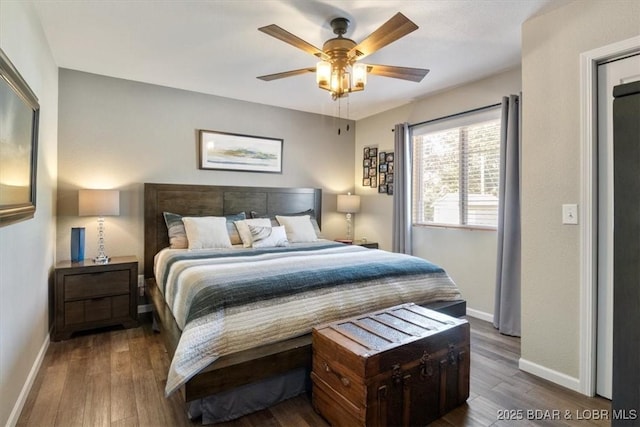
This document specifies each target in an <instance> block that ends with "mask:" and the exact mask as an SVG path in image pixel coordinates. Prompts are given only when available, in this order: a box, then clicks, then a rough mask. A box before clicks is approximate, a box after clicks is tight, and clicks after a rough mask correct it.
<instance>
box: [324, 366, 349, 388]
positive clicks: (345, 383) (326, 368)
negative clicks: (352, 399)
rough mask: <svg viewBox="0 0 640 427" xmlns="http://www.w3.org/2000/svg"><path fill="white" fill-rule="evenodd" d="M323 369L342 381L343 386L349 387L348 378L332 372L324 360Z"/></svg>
mask: <svg viewBox="0 0 640 427" xmlns="http://www.w3.org/2000/svg"><path fill="white" fill-rule="evenodd" d="M324 371H325V372H328V373H330V374H333V375H335V376H336V377H338V379H339V380H340V382H341V383H342V385H343V386H345V387H349V385H351V381H349V378H347V377H343V376H341V375H340V374H338V373H337V372H333V371H332V370H331V367H330V366H329V365H328V364H327V362H324Z"/></svg>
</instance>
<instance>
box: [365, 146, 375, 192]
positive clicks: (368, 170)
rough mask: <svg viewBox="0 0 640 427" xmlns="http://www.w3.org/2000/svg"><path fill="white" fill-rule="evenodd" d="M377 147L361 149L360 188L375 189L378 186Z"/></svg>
mask: <svg viewBox="0 0 640 427" xmlns="http://www.w3.org/2000/svg"><path fill="white" fill-rule="evenodd" d="M377 176H378V147H364V148H363V149H362V186H363V187H371V188H376V186H377V185H378V177H377Z"/></svg>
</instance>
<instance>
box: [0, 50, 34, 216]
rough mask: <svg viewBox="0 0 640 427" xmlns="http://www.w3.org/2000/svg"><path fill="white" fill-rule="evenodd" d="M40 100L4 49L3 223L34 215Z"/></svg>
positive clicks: (0, 116)
mask: <svg viewBox="0 0 640 427" xmlns="http://www.w3.org/2000/svg"><path fill="white" fill-rule="evenodd" d="M39 117H40V104H39V103H38V98H37V97H36V95H35V94H34V93H33V91H32V90H31V88H30V87H29V85H27V82H26V81H25V80H24V79H23V78H22V76H21V75H20V73H19V72H18V70H17V69H16V68H15V67H14V65H13V64H12V63H11V61H10V60H9V58H8V57H7V56H6V55H5V53H4V51H2V49H0V226H5V225H9V224H12V223H15V222H18V221H24V220H27V219H30V218H33V216H34V215H35V212H36V172H37V163H38V162H37V160H38V121H39Z"/></svg>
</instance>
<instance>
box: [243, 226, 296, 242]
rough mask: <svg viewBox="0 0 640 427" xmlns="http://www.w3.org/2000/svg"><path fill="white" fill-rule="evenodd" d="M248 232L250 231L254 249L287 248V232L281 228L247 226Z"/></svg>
mask: <svg viewBox="0 0 640 427" xmlns="http://www.w3.org/2000/svg"><path fill="white" fill-rule="evenodd" d="M249 230H251V236H252V238H253V247H254V248H273V247H276V246H289V241H288V240H287V232H286V231H285V230H284V227H283V226H279V227H260V226H255V225H249Z"/></svg>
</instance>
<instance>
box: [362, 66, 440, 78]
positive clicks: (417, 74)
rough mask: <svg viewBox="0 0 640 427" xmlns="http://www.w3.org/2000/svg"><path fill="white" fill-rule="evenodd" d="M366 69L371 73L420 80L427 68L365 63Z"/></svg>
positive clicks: (425, 73)
mask: <svg viewBox="0 0 640 427" xmlns="http://www.w3.org/2000/svg"><path fill="white" fill-rule="evenodd" d="M367 71H368V72H369V73H371V74H375V75H377V76H384V77H393V78H394V79H402V80H410V81H412V82H420V81H422V79H423V78H424V76H426V75H427V73H428V72H429V70H427V69H425V68H410V67H394V66H393V65H372V64H367Z"/></svg>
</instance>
